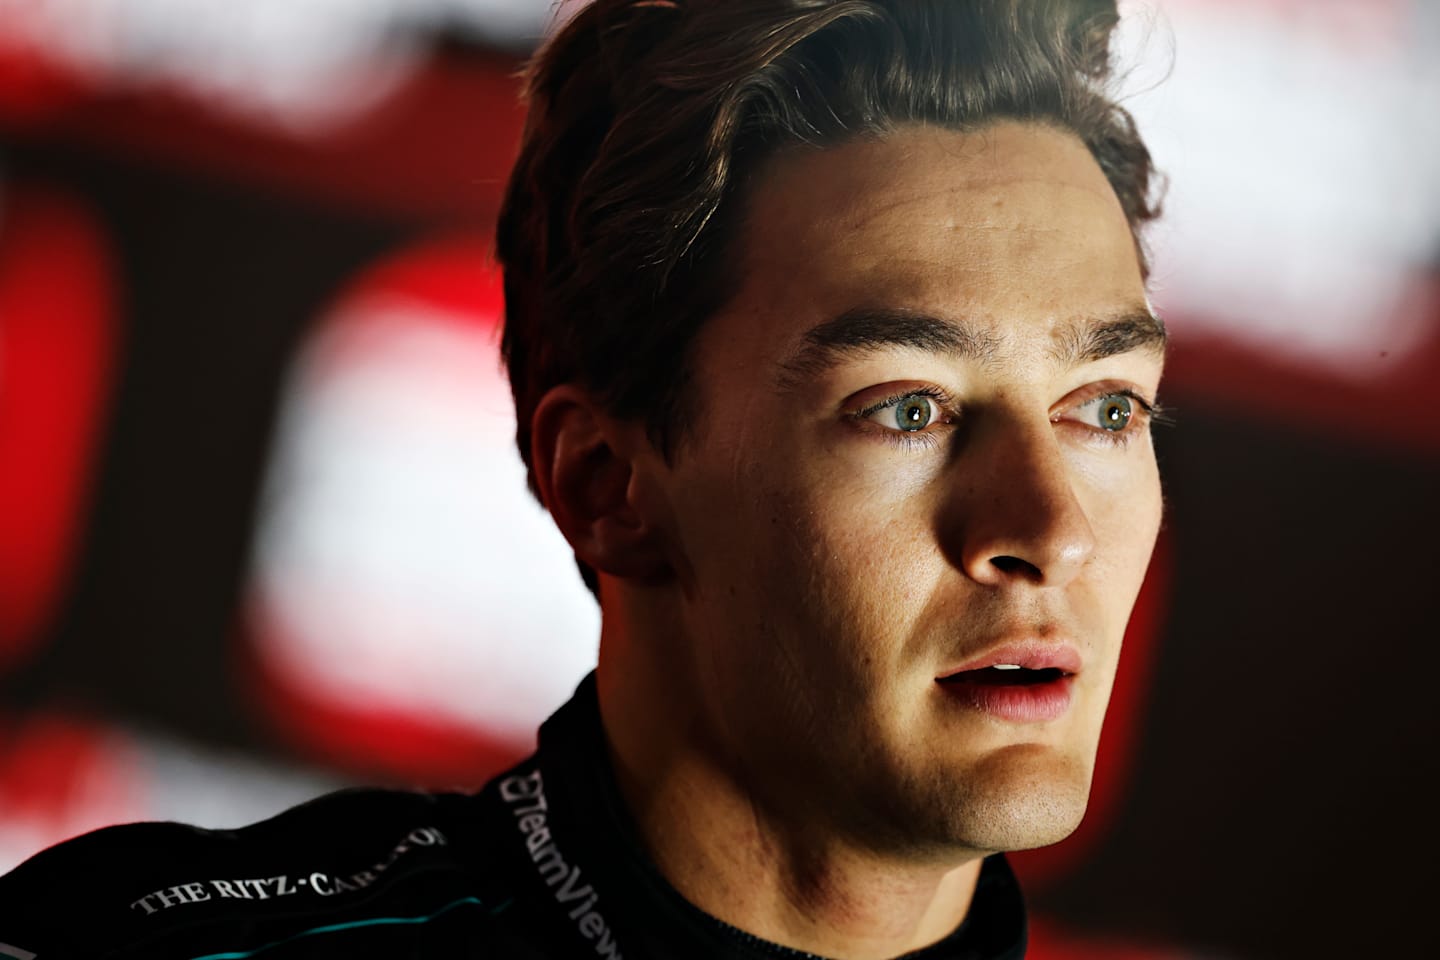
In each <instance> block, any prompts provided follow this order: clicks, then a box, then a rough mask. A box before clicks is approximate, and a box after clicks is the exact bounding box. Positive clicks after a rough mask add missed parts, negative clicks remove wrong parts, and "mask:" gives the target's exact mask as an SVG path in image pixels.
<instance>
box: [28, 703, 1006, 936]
mask: <svg viewBox="0 0 1440 960" xmlns="http://www.w3.org/2000/svg"><path fill="white" fill-rule="evenodd" d="M1024 955H1025V911H1024V906H1023V904H1022V901H1021V897H1020V891H1019V888H1018V887H1017V885H1016V883H1015V878H1014V876H1013V874H1012V873H1011V872H1010V868H1009V866H1008V865H1007V864H1006V863H1005V860H1004V858H1003V857H1001V856H998V855H997V856H993V857H990V858H988V859H987V860H986V861H985V864H984V867H983V869H982V871H981V873H980V881H979V886H978V887H977V889H976V891H975V898H974V900H973V901H972V904H971V908H970V913H969V916H968V917H967V919H966V920H965V922H964V923H963V924H962V925H961V926H960V928H959V929H957V930H956V931H955V932H954V933H953V934H952V935H951V936H949V937H947V938H946V939H945V940H943V941H941V942H940V943H937V944H934V945H932V946H930V947H927V948H925V949H923V950H919V951H916V952H914V953H910V954H906V957H907V958H914V960H921V958H923V960H1021V958H1022V957H1024ZM102 957H103V958H108V960H247V958H250V957H257V958H260V960H319V958H344V960H372V958H373V960H409V958H422V957H423V958H444V960H460V958H464V960H538V958H542V957H543V958H595V957H600V958H609V960H621V958H628V960H721V958H725V960H807V958H810V957H811V955H810V954H806V953H802V952H800V951H798V950H792V949H790V948H787V947H782V946H778V945H776V944H772V943H769V942H767V941H764V940H761V939H759V938H757V937H753V936H751V935H750V934H747V933H745V932H743V931H741V930H738V929H736V928H734V927H731V926H729V925H728V924H725V923H722V922H721V921H719V920H717V919H715V918H714V917H711V916H709V915H708V914H706V913H704V912H703V911H701V910H699V909H698V908H696V907H695V906H693V905H691V904H690V903H689V902H688V901H686V900H685V899H684V898H683V897H681V896H680V894H679V893H677V892H676V891H675V890H674V889H673V888H672V887H671V886H670V885H669V884H668V883H667V882H666V881H665V880H664V878H662V877H661V876H660V874H659V872H658V871H656V869H655V868H654V866H653V865H652V864H651V863H650V861H649V860H648V858H647V857H646V854H645V852H644V850H643V849H642V848H641V846H640V843H639V840H638V838H637V837H636V834H635V831H634V827H633V825H632V824H631V822H630V820H629V817H628V814H627V813H626V811H625V809H624V807H623V805H622V802H621V799H620V794H619V791H618V790H617V788H616V785H615V781H614V777H613V775H612V773H611V770H610V764H609V759H608V756H607V754H606V747H605V741H604V736H603V734H602V732H601V729H600V712H599V708H598V706H597V702H596V697H595V681H594V676H593V675H591V676H590V677H588V678H586V680H585V681H584V682H583V683H582V684H581V685H580V688H579V689H578V690H577V691H576V693H575V696H574V697H573V698H572V699H571V700H570V701H569V702H568V703H567V704H566V705H565V706H563V707H561V708H560V710H559V711H557V712H556V713H555V715H554V716H552V717H551V718H550V719H549V720H547V721H546V722H545V724H544V725H543V726H542V727H541V728H540V748H539V750H538V751H536V753H535V755H534V756H532V757H530V758H529V759H528V760H526V761H525V762H523V763H521V764H520V765H519V766H517V767H515V768H514V769H512V770H510V771H508V772H507V773H504V774H501V775H500V776H499V777H496V778H495V779H494V780H492V781H490V783H488V784H486V786H485V787H484V789H482V790H481V791H480V792H479V793H476V794H458V793H457V794H418V793H403V792H396V791H380V790H346V791H341V792H340V793H335V794H331V795H329V796H325V797H321V798H319V799H317V800H313V801H311V802H309V803H306V804H303V805H301V806H299V807H295V808H294V809H292V810H288V811H286V812H285V813H282V814H280V815H279V816H276V817H274V818H272V819H270V820H266V821H263V822H261V823H257V824H254V825H253V826H249V827H245V828H243V829H240V830H202V829H198V828H195V827H189V826H185V825H183V824H177V823H142V824H133V825H129V826H122V827H111V828H109V829H106V830H99V831H96V832H95V833H91V834H88V835H86V836H83V837H79V838H77V839H75V840H71V841H69V842H66V843H63V844H60V845H59V846H56V847H54V848H52V849H50V850H47V851H45V852H44V853H41V854H39V855H38V856H36V857H34V858H32V859H31V860H29V861H27V862H25V863H24V864H22V865H21V866H20V867H18V868H17V869H16V870H15V871H14V872H12V873H10V874H8V875H6V876H4V877H0V958H3V960H10V958H18V960H32V958H33V960H82V958H84V960H88V958H102Z"/></svg>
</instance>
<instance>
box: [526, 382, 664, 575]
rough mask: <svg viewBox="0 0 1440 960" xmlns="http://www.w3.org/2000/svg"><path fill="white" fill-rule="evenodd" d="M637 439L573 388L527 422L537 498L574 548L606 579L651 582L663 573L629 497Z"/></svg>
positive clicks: (651, 530) (652, 533)
mask: <svg viewBox="0 0 1440 960" xmlns="http://www.w3.org/2000/svg"><path fill="white" fill-rule="evenodd" d="M637 434H638V435H639V436H643V431H638V430H637V429H636V428H634V427H633V426H632V425H629V424H624V423H620V422H617V421H616V420H615V419H614V418H612V417H610V416H609V415H608V414H606V413H605V412H604V411H603V410H602V409H601V408H600V406H599V404H598V403H596V401H595V400H594V398H593V397H591V396H590V395H589V394H588V393H586V392H585V391H583V390H581V389H580V388H578V387H576V386H574V385H572V384H562V385H560V386H557V387H554V388H552V389H551V390H550V391H549V392H548V393H546V394H545V396H544V397H542V398H541V400H540V403H539V404H538V405H537V406H536V408H535V415H534V418H533V419H532V421H531V447H530V452H531V460H532V463H533V465H534V470H535V480H536V484H537V486H538V487H539V490H540V500H541V502H542V503H544V504H545V507H546V508H547V509H548V510H549V511H550V515H551V516H552V517H554V519H555V524H556V526H558V527H559V528H560V532H561V533H562V534H564V536H565V539H566V540H567V541H569V543H570V546H571V547H572V548H573V549H574V550H575V555H576V557H577V558H579V559H580V560H581V561H583V562H584V563H586V564H588V565H589V566H591V567H593V568H594V569H596V570H598V571H601V572H603V573H607V574H610V575H611V576H615V577H621V578H628V579H642V580H646V581H653V580H656V579H658V578H661V577H663V576H664V574H665V572H666V570H667V569H668V564H667V563H666V562H665V553H664V550H663V548H662V546H661V544H660V539H659V536H658V535H657V530H656V527H655V525H654V524H653V523H652V522H651V518H649V517H647V516H646V515H645V513H644V510H643V509H641V507H640V505H639V504H637V503H636V502H635V497H634V496H633V493H634V487H635V483H634V481H635V479H636V470H637V468H638V466H639V464H638V462H637V461H638V457H639V454H640V452H641V451H640V449H638V446H639V445H640V444H643V443H644V441H643V440H639V439H637Z"/></svg>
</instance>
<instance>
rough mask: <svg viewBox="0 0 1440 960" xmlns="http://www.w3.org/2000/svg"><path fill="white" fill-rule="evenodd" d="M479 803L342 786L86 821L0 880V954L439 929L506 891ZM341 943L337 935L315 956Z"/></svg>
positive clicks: (237, 946)
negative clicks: (176, 815) (89, 827)
mask: <svg viewBox="0 0 1440 960" xmlns="http://www.w3.org/2000/svg"><path fill="white" fill-rule="evenodd" d="M486 807H487V801H486V800H485V797H484V794H483V793H482V794H462V793H450V794H434V793H410V792H403V791H390V790H373V789H352V790H344V791H340V792H337V793H333V794H328V795H326V796H323V797H319V798H316V799H314V800H311V801H309V802H307V803H304V804H301V805H300V806H297V807H293V808H291V809H289V810H286V811H284V812H283V813H280V814H278V815H276V816H274V817H271V818H270V819H268V820H263V821H261V822H259V823H255V824H251V825H249V826H246V827H242V828H238V829H231V830H213V829H205V828H201V827H194V826H190V825H187V824H182V823H136V824H127V825H124V826H116V827H108V828H105V829H103V830H97V831H95V832H93V833H89V834H85V835H83V836H80V837H76V838H75V839H73V840H68V841H66V842H64V843H61V844H58V845H56V846H54V847H52V848H50V849H48V850H46V851H43V852H41V853H39V854H37V855H36V856H34V857H32V858H31V859H29V860H27V861H26V862H25V863H23V864H21V865H20V866H19V867H17V868H16V869H15V870H14V871H12V872H11V873H9V874H7V875H5V876H3V877H0V956H3V955H5V952H6V947H9V949H10V950H11V952H12V953H17V951H18V953H17V955H19V956H22V957H23V956H25V955H26V954H27V953H30V954H34V955H35V956H36V957H37V960H49V958H50V957H56V958H63V957H71V956H75V957H81V956H85V957H89V956H110V955H113V956H116V957H121V956H125V957H128V956H154V957H157V958H158V957H162V956H163V957H168V956H175V957H182V956H191V957H198V956H206V955H217V954H224V955H234V956H238V955H240V954H241V953H243V952H244V950H246V949H251V950H253V949H256V948H258V947H262V946H265V945H266V944H271V943H278V942H283V941H286V940H287V939H290V938H294V937H297V936H303V937H308V938H311V939H314V938H315V937H316V931H318V930H322V929H323V930H326V931H328V932H329V933H330V935H331V938H332V939H334V938H342V939H343V936H344V935H346V934H347V933H348V934H349V935H351V936H356V935H359V932H360V931H362V930H365V929H367V928H375V929H377V930H378V929H382V928H390V927H396V926H419V925H422V924H429V923H431V921H433V927H434V929H436V930H441V929H443V928H445V927H446V926H447V924H450V925H453V923H454V920H453V919H451V920H447V919H446V918H447V917H448V916H451V915H457V914H465V913H474V912H476V911H489V910H494V908H495V907H496V906H498V905H499V904H500V902H501V901H503V899H504V896H505V893H506V887H507V878H506V876H505V872H506V871H505V869H504V863H505V857H504V855H503V854H502V853H501V852H500V851H498V850H496V849H494V848H495V845H496V842H497V841H496V832H495V831H494V830H493V829H491V827H490V823H491V822H493V821H492V817H491V816H489V815H487V811H486ZM470 926H471V927H473V926H474V924H473V923H471V924H470ZM125 945H133V947H127V946H125ZM142 945H144V946H142ZM317 947H318V943H317ZM335 950H338V951H339V952H332V951H335ZM131 951H138V952H131ZM187 951H193V952H188V953H187ZM237 951H238V952H237ZM344 952H345V947H344V946H342V945H341V944H340V943H339V940H338V939H336V940H335V942H334V943H332V944H331V946H330V947H328V948H325V949H322V950H321V952H319V953H316V954H314V955H316V956H326V955H340V954H341V953H344ZM287 955H288V954H287ZM352 955H354V954H352ZM365 955H371V954H369V953H366V954H365Z"/></svg>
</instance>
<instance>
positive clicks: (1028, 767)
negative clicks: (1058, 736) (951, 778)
mask: <svg viewBox="0 0 1440 960" xmlns="http://www.w3.org/2000/svg"><path fill="white" fill-rule="evenodd" d="M1092 769H1093V767H1092V764H1090V763H1087V762H1082V761H1080V760H1076V759H1075V758H1073V757H1065V756H1056V755H1054V754H1053V753H1050V752H1049V751H1045V752H1044V753H1042V754H1038V755H1027V754H1023V753H1022V754H1021V755H1018V756H1017V755H1015V753H1014V752H1011V751H1002V752H1001V753H1000V754H998V755H996V756H991V757H987V758H986V759H985V760H984V761H983V762H981V763H979V764H977V765H975V766H974V767H972V768H971V769H970V770H969V771H967V772H966V775H965V776H964V779H963V782H962V783H961V784H959V785H958V786H959V789H958V790H957V792H956V797H955V801H958V802H952V804H951V806H950V817H951V829H952V830H953V831H954V833H953V834H952V839H953V840H955V841H958V842H959V843H961V844H962V845H964V846H967V847H970V848H971V849H976V850H984V851H989V852H1002V851H1010V850H1032V849H1034V848H1036V847H1044V846H1048V845H1050V844H1052V843H1058V842H1059V841H1061V840H1064V839H1065V838H1066V837H1068V836H1070V834H1072V833H1074V832H1075V828H1076V827H1078V826H1080V821H1081V820H1082V819H1083V818H1084V816H1085V807H1086V805H1087V804H1088V802H1089V799H1090V776H1091V772H1092Z"/></svg>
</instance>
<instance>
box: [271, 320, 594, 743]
mask: <svg viewBox="0 0 1440 960" xmlns="http://www.w3.org/2000/svg"><path fill="white" fill-rule="evenodd" d="M514 426H515V424H514V413H513V408H512V405H511V400H510V396H509V392H508V388H507V385H506V382H505V380H504V378H503V376H502V374H501V372H500V369H499V361H498V355H497V349H496V344H495V342H494V339H493V335H492V333H491V332H490V329H489V328H488V327H481V326H477V325H476V324H474V323H473V322H472V323H468V324H467V323H466V322H465V321H463V320H459V319H456V318H454V317H450V316H447V315H445V314H443V313H441V312H440V311H438V310H437V309H436V308H435V307H433V306H430V305H427V304H422V303H417V302H405V301H400V300H386V301H379V302H371V303H370V304H368V305H367V306H363V307H360V308H357V312H356V313H354V314H351V315H349V316H345V317H343V318H341V319H340V320H339V321H338V322H336V323H334V324H333V325H332V326H331V327H330V328H329V329H328V330H327V331H326V332H324V333H322V334H321V335H320V336H319V338H318V340H317V341H316V342H315V343H313V344H312V346H311V347H310V348H309V349H308V350H307V351H306V352H305V354H304V355H303V357H302V360H301V363H300V364H299V366H298V368H297V377H296V379H295V380H294V382H293V384H292V386H291V389H290V392H289V400H288V406H287V410H286V414H285V416H284V420H283V422H282V424H281V429H280V434H279V439H278V444H277V448H276V451H275V455H274V461H273V467H272V470H271V475H270V478H269V479H270V482H269V487H268V493H267V497H266V499H265V502H264V504H263V514H262V520H261V526H260V531H259V538H258V548H257V554H256V577H257V581H256V582H257V586H258V589H259V593H260V597H261V602H262V606H263V609H264V610H265V619H266V620H267V621H268V623H269V625H270V627H271V629H270V630H267V632H266V633H267V635H266V636H263V637H262V638H261V639H262V641H273V642H270V643H269V645H267V646H266V647H265V649H264V650H263V651H262V652H263V654H264V656H265V657H266V659H267V660H268V661H269V662H271V664H272V665H273V666H276V667H279V668H280V669H281V670H283V672H284V674H285V675H286V676H287V677H289V678H291V679H292V680H298V681H300V682H301V683H303V686H304V687H305V688H306V689H309V690H312V691H315V692H318V693H319V694H321V695H322V696H323V697H325V698H326V699H327V700H329V701H337V700H338V701H340V702H343V703H358V704H363V705H365V706H366V707H382V708H392V709H396V710H401V711H404V712H407V713H409V714H412V715H419V716H423V717H427V718H432V719H440V720H444V721H446V722H452V723H458V724H462V725H465V726H467V727H470V728H473V729H478V730H482V731H486V732H489V733H491V734H495V735H499V736H500V737H502V738H507V739H510V740H512V741H525V740H529V739H530V738H532V737H533V735H534V730H535V726H536V724H537V723H538V722H539V721H540V720H542V719H544V717H545V715H546V714H547V713H549V712H550V711H551V710H553V709H554V708H555V707H556V706H558V705H559V704H560V703H561V702H562V701H563V700H564V699H565V697H566V696H568V694H569V693H570V692H571V690H572V689H573V688H574V686H575V684H576V683H577V682H578V681H579V679H580V678H581V677H582V676H583V675H584V674H585V672H586V671H587V670H589V669H590V668H591V667H593V666H594V664H595V657H596V650H597V644H598V640H599V613H598V609H597V607H596V605H595V603H594V601H593V600H592V599H591V597H590V595H589V594H588V593H587V592H586V591H585V589H584V587H583V586H582V584H581V581H580V577H579V574H578V573H577V572H576V571H575V566H574V561H573V559H572V555H571V552H570V549H569V547H568V545H567V544H566V543H565V541H564V539H563V538H562V537H561V536H560V534H559V533H558V532H557V531H556V529H555V526H554V524H553V523H552V522H551V521H550V518H549V516H548V515H547V514H546V513H545V512H544V510H543V509H542V508H541V507H540V506H539V505H538V504H537V503H536V502H535V500H534V499H533V498H532V497H531V496H530V494H529V492H528V491H527V489H526V486H525V471H524V468H523V466H522V465H521V463H520V460H519V456H518V455H517V453H516V452H515V448H514V442H513V437H514Z"/></svg>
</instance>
